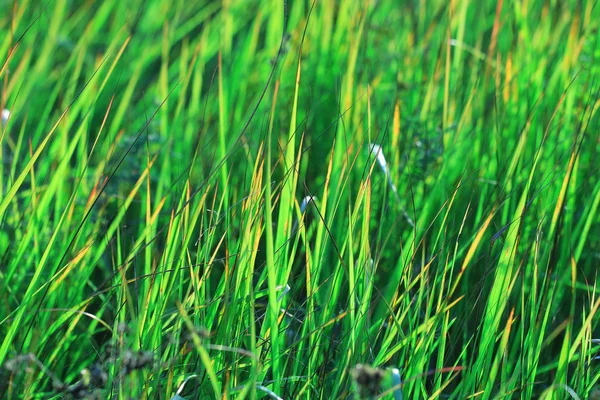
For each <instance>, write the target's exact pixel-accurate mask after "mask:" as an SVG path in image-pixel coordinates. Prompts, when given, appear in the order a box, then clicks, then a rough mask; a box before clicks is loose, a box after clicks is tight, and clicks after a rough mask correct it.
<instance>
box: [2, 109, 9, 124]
mask: <svg viewBox="0 0 600 400" xmlns="http://www.w3.org/2000/svg"><path fill="white" fill-rule="evenodd" d="M9 118H10V111H8V110H6V109H4V110H2V126H6V123H7V122H8V119H9Z"/></svg>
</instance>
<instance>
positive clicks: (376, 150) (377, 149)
mask: <svg viewBox="0 0 600 400" xmlns="http://www.w3.org/2000/svg"><path fill="white" fill-rule="evenodd" d="M369 147H370V148H371V153H373V155H374V156H375V157H377V163H378V164H379V166H380V167H381V169H382V170H383V172H385V175H386V176H389V174H390V170H389V169H388V167H387V161H386V160H385V156H384V155H383V149H382V148H381V146H380V145H378V144H375V143H371V145H370V146H369Z"/></svg>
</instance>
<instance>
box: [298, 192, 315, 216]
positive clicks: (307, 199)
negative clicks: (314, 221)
mask: <svg viewBox="0 0 600 400" xmlns="http://www.w3.org/2000/svg"><path fill="white" fill-rule="evenodd" d="M316 199H317V198H316V197H313V196H306V197H305V198H303V199H302V203H300V213H301V214H304V211H306V207H308V204H309V203H310V202H311V201H315V200H316Z"/></svg>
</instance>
